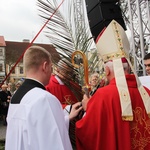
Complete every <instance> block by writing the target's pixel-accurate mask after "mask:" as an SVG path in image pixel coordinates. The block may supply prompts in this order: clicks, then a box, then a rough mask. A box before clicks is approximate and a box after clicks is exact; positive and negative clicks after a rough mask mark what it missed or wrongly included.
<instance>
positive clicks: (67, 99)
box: [46, 75, 78, 108]
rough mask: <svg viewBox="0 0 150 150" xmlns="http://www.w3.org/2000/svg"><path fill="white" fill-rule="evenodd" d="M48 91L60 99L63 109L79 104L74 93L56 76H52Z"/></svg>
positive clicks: (47, 87)
mask: <svg viewBox="0 0 150 150" xmlns="http://www.w3.org/2000/svg"><path fill="white" fill-rule="evenodd" d="M46 90H47V91H49V92H50V93H51V94H53V95H55V96H56V97H57V98H58V99H59V101H60V103H61V104H62V106H63V108H65V106H66V105H69V104H74V103H76V102H78V100H77V99H76V97H75V95H74V94H73V92H72V91H71V90H70V89H69V88H68V87H67V86H66V85H65V84H64V83H63V82H62V81H61V80H60V79H59V78H58V77H57V76H56V75H52V76H51V78H50V81H49V84H48V85H47V86H46Z"/></svg>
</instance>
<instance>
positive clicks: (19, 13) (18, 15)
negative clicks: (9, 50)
mask: <svg viewBox="0 0 150 150" xmlns="http://www.w3.org/2000/svg"><path fill="white" fill-rule="evenodd" d="M36 3H37V0H0V36H4V38H5V40H6V41H19V42H21V41H22V40H23V39H29V40H30V41H32V39H33V38H34V37H35V35H36V34H37V33H38V32H39V30H40V29H41V27H42V26H43V23H42V19H41V18H40V17H39V16H38V7H37V5H36ZM37 42H38V43H49V40H48V39H47V38H46V36H45V35H44V32H43V31H42V33H41V34H40V35H39V36H38V38H37V39H36V40H35V42H34V43H37Z"/></svg>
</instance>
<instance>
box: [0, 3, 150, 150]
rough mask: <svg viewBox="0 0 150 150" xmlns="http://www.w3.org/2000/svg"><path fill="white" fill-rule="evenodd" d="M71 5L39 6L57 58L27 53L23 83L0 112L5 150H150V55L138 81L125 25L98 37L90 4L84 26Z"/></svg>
mask: <svg viewBox="0 0 150 150" xmlns="http://www.w3.org/2000/svg"><path fill="white" fill-rule="evenodd" d="M73 2H74V1H71V2H67V1H62V2H61V1H60V0H58V1H57V0H51V1H44V0H38V7H39V10H40V16H41V18H42V19H43V20H44V21H46V20H47V19H49V16H51V17H50V18H51V19H49V22H48V24H46V26H47V32H46V34H47V37H49V38H50V40H51V43H52V45H53V46H54V47H55V49H56V51H57V53H58V55H59V57H58V59H54V58H55V57H56V56H55V55H53V54H52V53H50V52H49V51H48V50H47V49H45V48H43V47H41V46H37V45H31V46H29V47H28V48H27V49H26V51H25V53H24V55H23V63H24V69H25V74H26V76H25V80H24V82H23V83H22V84H20V85H19V86H18V87H17V89H16V90H15V92H14V93H13V94H12V95H11V94H9V95H8V96H9V101H8V100H7V99H6V102H7V104H8V107H7V112H5V113H3V116H4V118H3V119H4V123H5V125H6V128H7V129H6V138H5V150H150V86H149V85H150V84H149V83H150V81H149V80H150V79H149V75H150V53H149V54H147V55H145V57H144V58H143V62H144V65H145V69H146V74H147V76H144V78H143V77H139V76H138V74H137V73H136V70H135V68H134V64H133V61H132V59H131V55H130V52H131V45H130V41H129V39H128V36H127V34H126V32H125V29H124V28H123V27H122V25H121V24H120V23H119V22H118V21H116V20H115V19H112V20H111V21H110V22H109V24H108V25H106V26H105V27H104V28H103V30H101V31H100V32H99V34H98V36H97V37H93V35H92V33H91V30H90V27H89V23H88V17H87V10H86V3H85V1H82V2H81V3H82V10H80V12H78V13H80V15H82V16H84V17H83V18H82V19H83V20H82V22H79V21H77V20H76V19H77V18H76V17H75V14H74V15H73V13H75V12H76V11H77V9H76V7H74V5H73ZM64 10H66V11H65V13H66V14H67V15H66V14H65V13H64ZM64 14H65V15H66V16H67V17H66V16H65V15H64ZM76 15H77V14H76ZM93 50H94V52H93ZM147 77H148V78H147ZM2 87H4V86H2ZM0 99H2V94H1V91H0Z"/></svg>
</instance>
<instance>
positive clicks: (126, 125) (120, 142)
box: [76, 75, 150, 150]
mask: <svg viewBox="0 0 150 150" xmlns="http://www.w3.org/2000/svg"><path fill="white" fill-rule="evenodd" d="M126 78H127V84H128V87H129V92H130V96H131V103H132V109H133V121H123V120H122V116H121V106H120V100H119V94H118V90H117V87H116V82H115V79H113V80H112V81H111V82H110V84H109V85H108V86H105V87H103V88H99V89H98V90H97V91H96V93H95V94H94V95H93V97H92V98H91V99H90V100H89V102H88V105H87V111H86V115H85V116H84V117H83V118H82V119H81V120H79V121H78V122H77V123H76V141H77V150H150V118H148V115H147V113H146V110H145V108H144V105H143V101H142V99H141V96H140V94H139V91H138V89H137V84H136V80H135V76H134V75H127V76H126ZM146 91H148V93H149V95H150V91H149V90H148V89H146Z"/></svg>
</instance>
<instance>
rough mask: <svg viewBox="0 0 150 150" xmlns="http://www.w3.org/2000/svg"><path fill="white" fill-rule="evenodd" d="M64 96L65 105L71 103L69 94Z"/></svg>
mask: <svg viewBox="0 0 150 150" xmlns="http://www.w3.org/2000/svg"><path fill="white" fill-rule="evenodd" d="M64 98H65V104H67V105H68V104H70V105H71V104H72V99H71V95H65V96H64Z"/></svg>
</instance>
